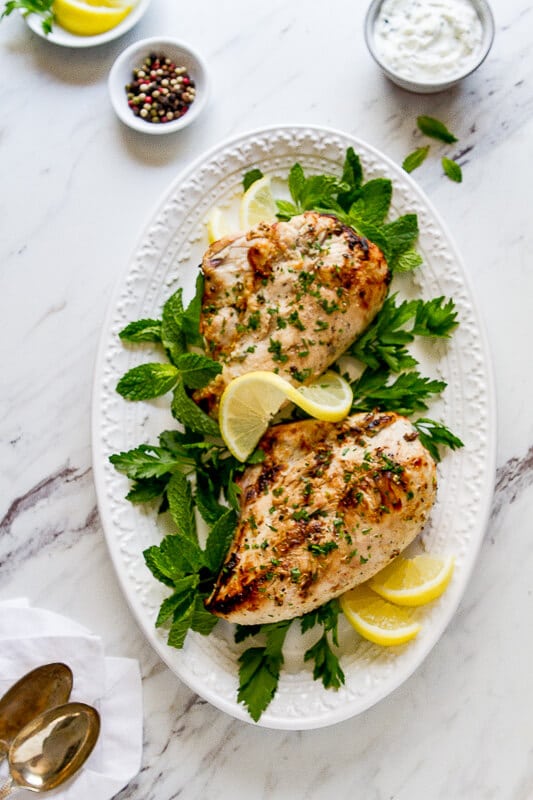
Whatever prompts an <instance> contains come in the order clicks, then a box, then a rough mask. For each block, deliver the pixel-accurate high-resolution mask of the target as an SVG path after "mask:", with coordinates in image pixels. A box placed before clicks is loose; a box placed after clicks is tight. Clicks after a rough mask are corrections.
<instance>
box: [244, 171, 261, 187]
mask: <svg viewBox="0 0 533 800" xmlns="http://www.w3.org/2000/svg"><path fill="white" fill-rule="evenodd" d="M262 177H263V173H262V172H261V170H260V169H251V170H249V171H248V172H245V174H244V177H243V179H242V186H243V189H244V191H245V192H247V191H248V189H249V188H250V186H251V185H252V184H253V183H255V182H256V181H258V180H261V178H262Z"/></svg>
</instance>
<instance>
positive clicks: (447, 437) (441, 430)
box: [414, 417, 464, 462]
mask: <svg viewBox="0 0 533 800" xmlns="http://www.w3.org/2000/svg"><path fill="white" fill-rule="evenodd" d="M414 426H415V428H416V429H417V431H418V436H419V438H420V441H421V443H422V444H423V445H424V447H425V448H426V449H427V450H429V452H430V453H431V455H432V456H433V458H434V460H435V461H436V462H439V461H440V460H441V456H440V451H439V446H443V447H449V448H450V449H451V450H457V449H458V448H460V447H464V444H463V442H462V441H461V440H460V439H459V437H457V436H455V435H454V434H453V433H452V432H451V431H450V430H449V428H447V427H446V426H445V425H442V423H440V422H435V420H433V419H428V418H427V417H420V418H419V419H417V420H416V422H415V423H414Z"/></svg>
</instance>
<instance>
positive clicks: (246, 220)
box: [239, 175, 277, 231]
mask: <svg viewBox="0 0 533 800" xmlns="http://www.w3.org/2000/svg"><path fill="white" fill-rule="evenodd" d="M276 211H277V208H276V203H275V201H274V198H273V196H272V189H271V185H270V177H269V176H268V175H265V176H264V177H263V178H259V180H258V181H254V183H252V185H251V186H249V187H248V189H247V190H246V191H245V193H244V194H243V196H242V198H241V203H240V207H239V222H240V225H241V228H242V230H243V231H247V230H248V229H249V228H253V227H254V225H257V224H258V223H259V222H269V223H270V222H275V221H276V219H277V217H276Z"/></svg>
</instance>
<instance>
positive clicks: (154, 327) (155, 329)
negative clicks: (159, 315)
mask: <svg viewBox="0 0 533 800" xmlns="http://www.w3.org/2000/svg"><path fill="white" fill-rule="evenodd" d="M119 336H120V338H121V339H122V341H123V342H160V341H161V321H160V320H158V319H139V320H137V321H136V322H130V323H129V325H126V327H125V328H123V329H122V330H121V331H120V333H119Z"/></svg>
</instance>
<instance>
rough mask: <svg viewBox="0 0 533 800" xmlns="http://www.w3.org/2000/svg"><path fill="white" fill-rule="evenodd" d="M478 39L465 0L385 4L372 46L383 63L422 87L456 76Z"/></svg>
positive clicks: (479, 32)
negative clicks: (420, 83)
mask: <svg viewBox="0 0 533 800" xmlns="http://www.w3.org/2000/svg"><path fill="white" fill-rule="evenodd" d="M482 37H483V30H482V26H481V21H480V19H479V17H478V15H477V13H476V11H475V9H474V7H473V6H472V4H471V3H470V2H469V0H385V2H384V3H383V4H382V6H381V9H380V12H379V14H378V17H377V19H376V24H375V27H374V46H375V49H376V52H377V54H378V56H379V57H380V58H381V59H382V60H383V63H384V64H385V65H386V66H388V67H389V68H390V69H392V70H393V71H394V72H396V73H398V75H401V76H402V77H405V78H410V79H412V80H415V81H422V82H428V81H438V80H441V79H446V78H449V77H451V76H452V75H455V74H457V73H458V72H461V71H462V70H463V68H464V67H466V66H467V65H468V63H469V62H470V61H472V60H473V56H474V55H475V54H476V52H477V51H478V49H479V47H480V45H481V40H482Z"/></svg>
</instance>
